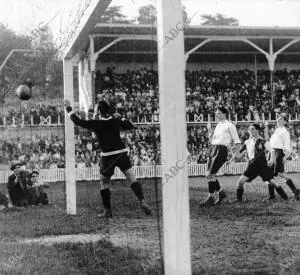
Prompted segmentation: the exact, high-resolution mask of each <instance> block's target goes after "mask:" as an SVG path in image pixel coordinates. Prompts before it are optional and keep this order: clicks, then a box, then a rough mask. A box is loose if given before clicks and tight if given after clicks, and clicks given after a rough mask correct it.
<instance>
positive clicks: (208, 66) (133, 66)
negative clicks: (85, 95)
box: [97, 62, 300, 73]
mask: <svg viewBox="0 0 300 275" xmlns="http://www.w3.org/2000/svg"><path fill="white" fill-rule="evenodd" d="M113 66H114V67H115V72H116V73H125V72H126V71H127V70H140V69H142V68H147V69H151V68H152V67H153V70H155V71H157V64H156V63H153V64H152V63H133V62H128V63H114V62H109V63H100V62H98V63H97V69H98V70H100V71H101V72H102V73H104V72H106V68H107V67H113ZM245 69H247V70H250V71H254V62H253V63H236V62H234V63H217V62H214V63H188V64H187V70H190V71H199V70H213V71H234V70H245ZM257 69H258V70H268V64H267V62H266V63H258V64H257ZM283 69H287V70H288V71H290V70H299V69H300V66H299V64H297V63H276V64H275V70H283Z"/></svg>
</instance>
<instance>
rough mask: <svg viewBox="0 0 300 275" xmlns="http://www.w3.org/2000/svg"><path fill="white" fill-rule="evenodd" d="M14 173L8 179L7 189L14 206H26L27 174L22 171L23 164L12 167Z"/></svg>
mask: <svg viewBox="0 0 300 275" xmlns="http://www.w3.org/2000/svg"><path fill="white" fill-rule="evenodd" d="M10 170H12V171H13V174H11V175H10V176H9V177H8V182H7V189H8V194H9V197H10V200H11V202H12V204H13V206H26V205H27V200H26V175H25V174H26V173H25V172H22V171H21V164H20V163H15V164H13V165H12V166H11V168H10Z"/></svg>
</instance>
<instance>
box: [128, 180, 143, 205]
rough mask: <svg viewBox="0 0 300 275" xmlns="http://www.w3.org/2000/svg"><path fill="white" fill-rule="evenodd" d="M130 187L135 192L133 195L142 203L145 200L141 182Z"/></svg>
mask: <svg viewBox="0 0 300 275" xmlns="http://www.w3.org/2000/svg"><path fill="white" fill-rule="evenodd" d="M130 187H131V190H132V191H133V193H134V194H135V195H136V197H137V198H138V199H139V201H142V200H143V199H144V194H143V189H142V185H141V184H140V183H139V182H137V181H135V182H133V183H132V184H131V186H130Z"/></svg>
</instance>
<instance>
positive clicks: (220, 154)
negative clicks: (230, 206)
mask: <svg viewBox="0 0 300 275" xmlns="http://www.w3.org/2000/svg"><path fill="white" fill-rule="evenodd" d="M227 114H228V111H227V110H226V109H225V108H224V107H218V108H217V111H216V119H217V120H218V121H219V123H218V124H217V126H216V128H215V130H214V132H212V130H211V128H210V125H208V131H209V140H210V142H211V146H210V148H209V152H208V153H209V157H208V162H207V174H206V178H207V180H208V192H209V196H208V199H207V200H206V201H205V202H203V203H201V204H200V206H212V205H217V204H220V203H221V202H222V200H224V199H225V198H226V197H227V195H226V193H225V191H224V190H223V189H222V188H221V185H220V183H219V181H218V180H217V178H216V174H217V173H218V171H219V169H220V168H221V167H222V165H223V164H224V163H226V162H227V156H228V147H229V145H231V143H234V144H235V153H234V156H233V157H232V159H234V158H235V157H236V155H237V154H239V151H240V144H241V141H240V139H239V136H238V133H237V130H236V127H235V126H234V125H233V124H232V123H231V122H229V121H228V120H227V119H226V116H227ZM215 192H217V193H218V194H219V196H218V199H217V200H215V198H214V193H215Z"/></svg>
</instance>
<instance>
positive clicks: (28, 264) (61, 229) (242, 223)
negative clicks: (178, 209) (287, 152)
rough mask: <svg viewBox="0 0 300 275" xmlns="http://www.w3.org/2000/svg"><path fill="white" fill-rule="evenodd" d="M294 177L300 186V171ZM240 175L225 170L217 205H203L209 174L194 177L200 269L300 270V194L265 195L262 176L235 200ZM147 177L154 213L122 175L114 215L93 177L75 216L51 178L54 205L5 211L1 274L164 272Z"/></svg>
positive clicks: (194, 242)
mask: <svg viewBox="0 0 300 275" xmlns="http://www.w3.org/2000/svg"><path fill="white" fill-rule="evenodd" d="M291 177H292V179H293V180H294V182H295V184H296V185H297V186H300V183H298V182H299V178H300V177H299V176H298V175H296V174H292V175H291ZM237 179H238V177H232V176H230V177H221V178H220V183H221V184H222V185H223V188H224V189H225V190H226V191H227V193H228V195H229V201H228V202H226V203H225V204H224V205H222V206H217V207H212V208H199V203H200V202H201V201H202V200H204V199H205V198H206V196H207V194H206V193H207V184H206V180H205V179H204V178H203V177H202V178H190V179H189V184H190V212H191V250H192V269H193V274H300V202H299V201H294V200H293V199H292V198H293V196H292V193H291V192H290V191H289V190H288V188H287V186H285V185H283V187H284V189H285V190H286V191H287V193H288V195H289V197H290V198H291V200H290V201H289V202H288V203H285V202H283V201H282V200H280V199H279V197H278V199H277V201H276V202H272V203H271V202H266V201H264V200H265V199H267V197H268V194H267V186H266V185H264V184H263V183H262V182H261V180H260V179H257V180H255V181H254V182H253V183H250V184H248V185H246V186H245V193H244V198H245V200H246V201H245V202H244V203H243V204H234V203H231V201H232V200H234V199H235V188H236V181H237ZM141 182H142V183H143V186H144V189H145V194H146V198H147V200H148V201H149V202H150V205H151V207H152V209H153V210H154V216H153V217H145V216H144V215H143V213H141V211H140V209H139V207H138V204H137V202H136V200H135V198H134V196H133V194H132V193H131V191H130V188H129V187H128V185H127V184H125V183H124V182H119V181H115V182H114V183H113V185H112V207H113V213H114V218H113V219H111V220H109V221H107V220H102V219H99V218H98V217H97V214H98V213H99V211H100V209H101V208H102V206H101V203H100V194H99V189H98V186H97V184H96V183H90V182H80V183H78V184H77V204H78V214H77V215H76V216H68V215H66V213H65V196H64V185H63V184H62V183H58V184H52V185H51V188H50V190H49V193H48V194H49V198H50V200H51V202H52V205H49V206H39V207H27V208H25V209H19V210H17V211H16V210H5V211H2V212H0V220H1V224H0V236H1V237H0V245H1V251H2V253H0V274H163V265H162V261H161V253H160V237H159V236H160V235H159V232H158V230H159V226H160V228H162V209H161V192H160V190H159V194H158V204H157V203H156V196H155V185H154V180H151V179H143V180H141ZM158 189H160V181H159V188H158ZM158 221H159V222H158ZM160 233H161V234H162V232H160ZM80 234H81V235H80ZM82 234H85V235H82ZM70 235H75V236H70ZM49 236H51V238H50V237H49ZM55 236H56V237H57V238H55ZM85 236H91V238H90V239H88V240H84V238H85Z"/></svg>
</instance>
